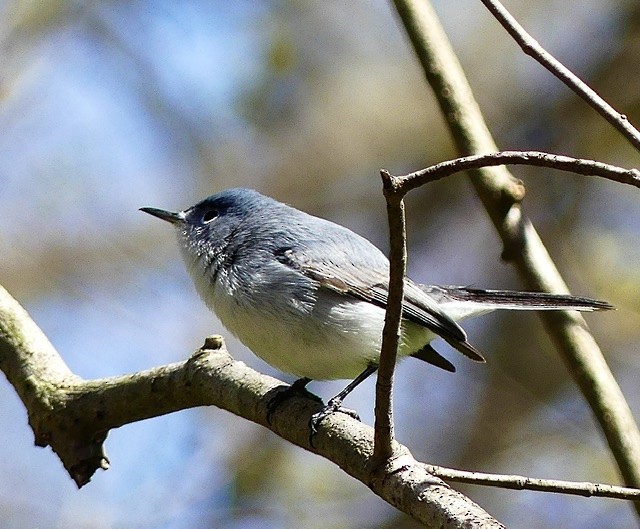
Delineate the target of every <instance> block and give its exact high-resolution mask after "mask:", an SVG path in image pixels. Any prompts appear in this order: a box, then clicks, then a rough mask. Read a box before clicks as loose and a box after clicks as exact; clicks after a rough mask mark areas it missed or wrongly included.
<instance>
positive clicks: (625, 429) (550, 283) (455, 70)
mask: <svg viewBox="0 0 640 529" xmlns="http://www.w3.org/2000/svg"><path fill="white" fill-rule="evenodd" d="M394 5H395V7H396V10H397V12H398V14H399V16H400V19H401V21H402V23H403V25H404V27H405V29H406V31H407V33H408V35H409V38H410V40H411V42H412V44H413V47H414V50H415V52H416V54H417V56H418V59H419V60H420V63H421V64H422V67H423V69H424V71H425V75H426V77H427V80H428V82H429V84H430V85H431V87H432V88H433V90H434V92H435V95H436V98H437V99H438V102H439V104H440V106H441V108H442V111H443V114H444V117H445V119H446V122H447V125H448V127H449V129H450V131H451V134H452V136H453V138H454V141H455V143H456V145H457V147H458V150H459V152H460V153H461V155H463V156H466V155H477V154H487V153H491V152H496V151H498V148H497V147H496V145H495V142H494V141H493V138H492V137H491V134H490V132H489V130H488V128H487V126H486V124H485V122H484V119H483V117H482V114H481V112H480V109H479V107H478V105H477V103H476V101H475V99H474V97H473V94H472V92H471V88H470V87H469V84H468V82H467V80H466V78H465V76H464V73H463V71H462V68H461V66H460V63H459V62H458V60H457V57H456V56H455V54H454V52H453V50H452V48H451V45H450V43H449V41H448V39H447V37H446V35H445V33H444V30H443V29H442V26H441V25H440V22H439V21H438V18H437V16H436V14H435V13H434V11H433V9H432V7H431V6H430V4H429V3H428V2H426V1H417V0H394ZM469 176H470V178H471V182H472V184H473V185H474V187H475V189H476V192H477V194H478V196H479V198H480V200H481V201H482V203H483V204H484V206H485V209H486V210H487V212H488V214H489V216H490V218H491V220H492V222H493V224H494V226H495V228H496V230H497V232H498V234H499V235H500V237H501V238H502V241H503V244H504V252H503V258H504V259H505V260H508V261H511V262H512V263H513V264H514V265H515V266H516V268H517V270H518V272H519V273H520V275H521V277H522V278H523V280H524V282H525V284H526V285H527V287H528V288H531V289H533V290H542V291H547V292H559V293H567V292H568V288H567V285H566V284H565V282H564V280H563V279H562V277H561V275H560V273H559V272H558V270H557V268H556V266H555V264H554V263H553V261H552V259H551V257H550V256H549V254H548V252H547V250H546V248H545V247H544V245H543V243H542V241H541V240H540V237H539V236H538V234H537V233H536V230H535V228H534V227H533V225H532V224H531V222H530V221H529V219H527V218H526V216H525V215H524V214H523V213H522V210H521V208H520V204H519V202H520V201H521V200H522V198H523V197H524V187H523V186H522V184H521V183H520V182H519V181H518V180H517V179H515V178H514V177H513V176H512V175H511V174H510V173H509V171H508V170H507V169H506V168H504V167H492V168H483V169H476V170H473V171H470V174H469ZM540 317H541V318H542V321H543V324H544V326H545V328H546V330H547V333H548V334H549V335H550V336H551V338H552V339H553V341H554V342H555V345H556V349H557V350H558V352H559V354H560V355H561V357H562V358H563V360H564V362H565V364H566V365H567V367H568V369H569V371H570V373H571V374H572V376H573V378H574V380H575V382H576V383H577V384H578V386H579V387H580V389H581V391H582V394H583V395H584V397H585V398H586V400H587V402H588V403H589V405H590V407H591V409H592V410H593V413H594V415H595V417H596V420H597V421H598V423H599V424H600V427H601V428H602V431H603V433H604V435H605V437H606V439H607V442H608V444H609V447H610V449H611V452H612V453H613V455H614V457H615V459H616V462H617V463H618V467H619V469H620V472H621V474H622V476H623V478H624V480H625V482H626V484H627V485H629V486H635V487H638V486H639V485H640V431H639V430H638V426H637V425H636V423H635V420H634V418H633V415H632V414H631V410H630V409H629V406H628V404H627V402H626V400H625V398H624V396H623V395H622V392H621V390H620V387H619V386H618V384H617V382H616V381H615V379H614V377H613V375H612V373H611V371H610V369H609V367H608V365H607V363H606V361H605V359H604V357H603V355H602V352H601V351H600V348H599V347H598V345H597V343H596V342H595V340H594V338H593V336H592V335H591V333H590V332H589V329H588V327H587V324H586V322H585V321H584V319H583V318H582V317H581V316H580V315H578V314H577V313H553V314H552V313H545V314H541V315H540ZM636 506H637V509H638V510H639V512H640V506H639V505H638V504H636Z"/></svg>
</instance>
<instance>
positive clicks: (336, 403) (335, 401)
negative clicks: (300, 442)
mask: <svg viewBox="0 0 640 529" xmlns="http://www.w3.org/2000/svg"><path fill="white" fill-rule="evenodd" d="M336 412H338V413H344V414H345V415H348V416H349V417H352V418H353V419H355V420H356V421H359V420H360V416H359V415H358V414H357V412H355V411H354V410H350V409H348V408H343V407H342V399H341V398H336V397H334V398H332V399H331V400H329V402H327V405H326V406H325V407H324V408H322V409H321V410H320V411H319V412H317V413H314V414H313V415H312V416H311V419H310V420H309V428H310V430H311V436H310V440H312V439H313V436H314V435H316V434H317V433H318V426H319V425H320V422H321V421H322V420H323V419H324V418H326V417H328V416H329V415H332V414H333V413H336ZM311 444H313V443H311Z"/></svg>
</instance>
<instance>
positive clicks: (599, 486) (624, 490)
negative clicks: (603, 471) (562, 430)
mask: <svg viewBox="0 0 640 529" xmlns="http://www.w3.org/2000/svg"><path fill="white" fill-rule="evenodd" d="M425 468H426V470H427V472H429V474H433V475H434V476H438V477H439V478H441V479H446V480H448V481H454V482H457V483H471V484H473V485H485V486H490V487H499V488H501V489H513V490H535V491H539V492H554V493H557V494H571V495H574V496H585V497H599V498H614V499H618V500H636V501H637V500H640V489H633V488H630V487H619V486H617V485H608V484H604V483H590V482H588V481H582V482H581V481H565V480H559V479H538V478H529V477H527V476H516V475H506V474H486V473H484V472H470V471H467V470H457V469H453V468H446V467H441V466H437V465H429V464H425Z"/></svg>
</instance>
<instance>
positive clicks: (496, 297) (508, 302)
mask: <svg viewBox="0 0 640 529" xmlns="http://www.w3.org/2000/svg"><path fill="white" fill-rule="evenodd" d="M423 288H424V290H425V291H426V292H427V293H428V294H429V295H430V296H432V297H434V298H436V299H437V300H438V301H439V302H441V303H445V304H447V303H453V304H457V303H461V304H465V303H469V304H473V305H478V306H482V308H483V309H486V310H487V311H490V310H497V309H508V310H579V311H594V310H612V309H613V308H614V307H613V305H611V304H610V303H607V302H606V301H600V300H597V299H591V298H584V297H580V296H570V295H566V294H548V293H546V292H518V291H512V290H483V289H477V288H466V287H449V286H447V287H432V286H429V287H423Z"/></svg>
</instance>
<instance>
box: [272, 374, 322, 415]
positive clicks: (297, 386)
mask: <svg viewBox="0 0 640 529" xmlns="http://www.w3.org/2000/svg"><path fill="white" fill-rule="evenodd" d="M309 382H311V379H310V378H307V377H302V378H299V379H298V380H296V381H295V382H294V383H293V384H291V385H290V386H287V387H286V388H284V389H279V388H278V390H279V391H278V392H277V393H276V394H275V395H274V396H273V397H272V398H271V400H270V401H269V403H268V404H267V423H269V424H271V418H272V417H273V414H274V413H275V411H276V410H277V409H278V407H279V406H280V405H281V404H282V403H283V402H284V401H286V400H288V399H290V398H291V397H293V396H295V395H306V396H308V397H311V398H313V399H316V400H320V399H319V398H318V397H316V396H315V395H313V394H312V393H309V391H307V389H306V386H307V384H308V383H309ZM320 402H322V401H320Z"/></svg>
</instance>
